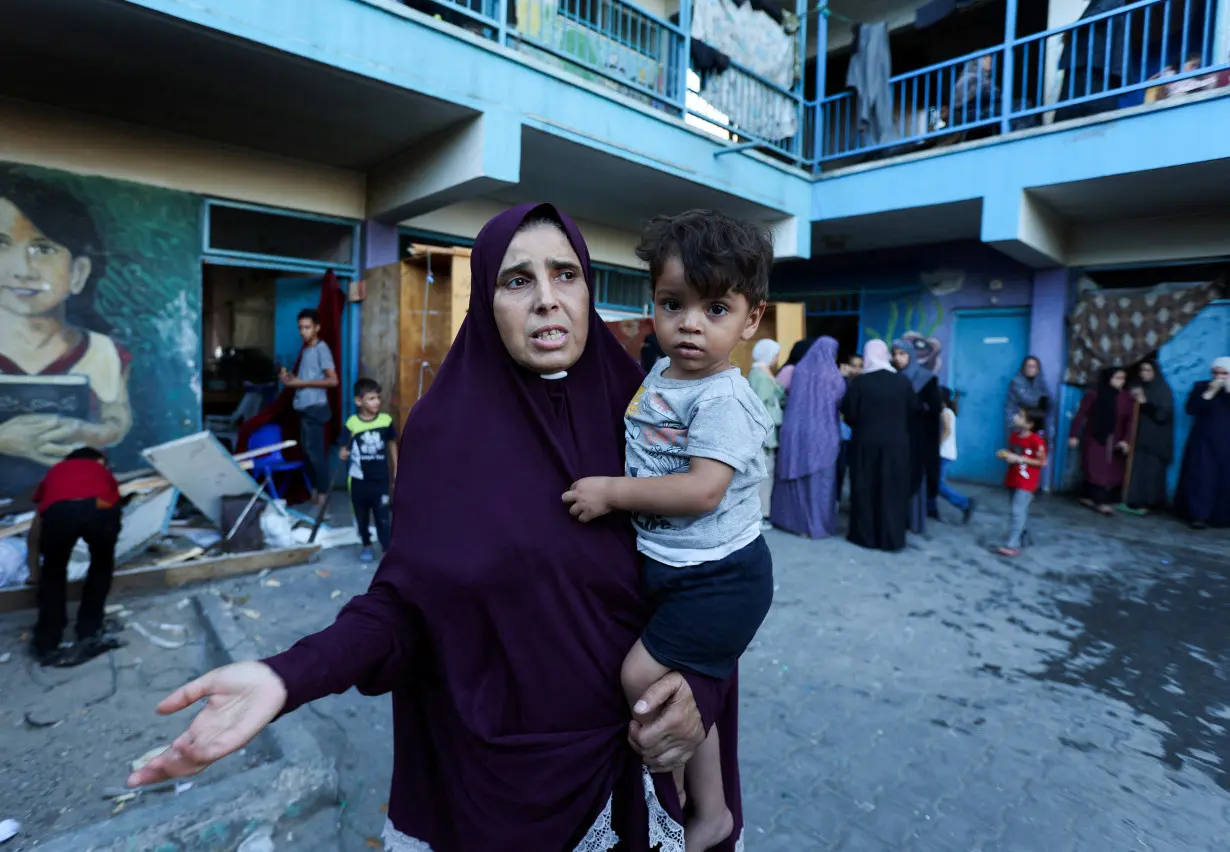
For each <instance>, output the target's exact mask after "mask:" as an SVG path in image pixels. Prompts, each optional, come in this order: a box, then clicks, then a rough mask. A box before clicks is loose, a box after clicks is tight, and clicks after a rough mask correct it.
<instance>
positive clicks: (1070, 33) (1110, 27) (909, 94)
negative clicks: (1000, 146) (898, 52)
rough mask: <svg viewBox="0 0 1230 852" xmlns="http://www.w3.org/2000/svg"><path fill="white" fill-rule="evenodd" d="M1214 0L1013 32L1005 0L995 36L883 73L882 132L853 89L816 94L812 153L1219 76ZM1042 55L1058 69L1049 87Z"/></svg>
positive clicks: (1061, 111)
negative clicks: (886, 123) (886, 100)
mask: <svg viewBox="0 0 1230 852" xmlns="http://www.w3.org/2000/svg"><path fill="white" fill-rule="evenodd" d="M1213 5H1214V4H1213V0H1139V2H1136V3H1131V4H1129V5H1127V6H1123V7H1120V8H1119V9H1115V10H1113V11H1110V12H1105V13H1102V14H1099V15H1095V16H1091V17H1089V18H1084V19H1081V20H1078V21H1075V22H1073V23H1071V24H1065V25H1064V26H1060V27H1055V28H1053V29H1050V30H1046V31H1045V32H1040V33H1036V34H1033V35H1029V36H1025V37H1022V38H1018V37H1016V34H1015V26H1016V14H1015V12H1016V2H1015V0H1009V4H1008V6H1009V8H1008V16H1007V25H1006V27H1005V38H1004V41H1003V43H1001V44H999V45H996V46H993V47H990V48H986V49H983V50H978V51H975V52H973V53H969V54H966V55H965V56H961V57H958V58H956V59H952V60H949V61H947V62H942V63H939V64H937V65H932V66H930V67H927V68H922V69H919V70H917V71H910V72H907V73H904V74H898V75H896V76H894V77H892V78H891V80H890V88H891V92H892V122H891V125H892V129H891V132H890V133H888V134H887V135H886V138H885V137H877V136H876V135H874V134H873V133H872V132H871V129H870V128H868V127H867V126H866V124H865V123H864V122H860V121H859V117H858V113H857V110H858V100H857V98H856V97H855V96H854V93H853V92H850V91H846V92H841V93H838V94H834V95H829V96H827V97H824V98H822V99H821V101H820V112H819V115H818V116H817V120H818V126H817V133H818V138H819V142H820V147H819V150H815V149H811V150H815V155H814V159H813V160H812V161H811V162H812V163H813V164H818V163H824V162H830V161H833V160H839V159H843V158H848V157H851V156H853V155H861V154H870V153H873V152H878V151H888V150H890V149H892V152H893V153H906V152H908V151H909V150H912V149H918V148H923V147H926V146H927V145H928V144H929V143H934V142H937V141H940V140H943V141H960V140H962V139H964V138H967V137H968V136H969V135H970V134H971V131H979V132H980V133H982V134H985V135H992V134H995V133H1007V132H1010V131H1012V130H1018V129H1024V128H1026V127H1030V126H1034V125H1037V124H1040V123H1041V116H1042V114H1044V113H1050V112H1054V113H1055V120H1056V121H1065V120H1068V119H1070V118H1078V117H1081V116H1082V115H1091V114H1094V113H1097V112H1103V111H1107V110H1112V109H1118V108H1121V107H1126V106H1131V105H1133V102H1135V103H1143V102H1146V101H1150V100H1154V99H1157V98H1164V97H1167V96H1168V93H1179V92H1181V91H1183V90H1184V89H1185V88H1186V89H1192V88H1199V87H1200V86H1201V85H1202V84H1210V83H1211V84H1217V83H1222V82H1224V81H1222V80H1215V79H1214V77H1212V76H1210V75H1217V74H1219V72H1222V71H1225V70H1227V69H1230V62H1227V61H1226V58H1225V57H1221V58H1220V59H1218V58H1216V57H1214V56H1213V39H1214V27H1213V12H1212V9H1213ZM1048 58H1049V59H1053V60H1054V62H1055V66H1054V67H1056V68H1057V71H1058V74H1057V75H1056V76H1061V77H1062V82H1061V84H1060V85H1058V88H1053V89H1052V91H1051V92H1048V91H1047V84H1048V82H1050V81H1048V79H1047V76H1048V75H1047V66H1048ZM1052 86H1054V84H1052ZM1228 91H1230V90H1228ZM1005 93H1007V95H1008V96H1007V97H1005ZM1133 96H1134V97H1133ZM1169 96H1173V94H1170V95H1169Z"/></svg>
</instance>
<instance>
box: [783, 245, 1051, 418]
mask: <svg viewBox="0 0 1230 852" xmlns="http://www.w3.org/2000/svg"><path fill="white" fill-rule="evenodd" d="M1033 277H1034V272H1033V270H1031V269H1029V268H1028V267H1026V266H1023V265H1021V264H1019V263H1017V262H1016V261H1014V260H1012V259H1010V258H1008V257H1006V256H1004V255H1003V254H1001V253H999V252H998V251H995V250H994V249H992V248H990V247H989V246H986V245H983V244H982V243H978V242H972V241H970V242H956V243H940V244H936V245H928V246H917V247H914V248H909V249H900V250H898V251H877V252H859V253H854V254H848V255H837V256H834V257H819V258H815V259H813V260H809V261H790V262H786V263H779V264H777V265H776V266H775V267H774V268H773V277H772V282H771V287H770V289H771V292H773V293H794V292H802V291H812V292H824V291H826V290H829V291H840V290H861V292H862V296H861V303H862V316H861V318H860V320H859V332H860V337H859V341H860V346H861V345H862V343H865V342H866V341H867V340H869V339H871V338H880V339H883V340H888V341H891V340H893V339H894V338H895V337H900V336H902V335H904V334H907V333H913V334H916V335H918V336H919V337H921V338H923V339H925V340H927V341H928V342H929V343H930V350H931V353H932V356H931V360H930V362H929V366H930V367H931V368H932V369H935V370H938V371H939V375H940V380H941V381H942V382H944V383H945V384H947V383H949V382H950V379H951V375H950V373H949V362H950V359H949V358H947V357H946V353H947V352H948V351H949V349H950V348H951V333H952V317H953V312H954V311H958V310H969V309H980V308H996V307H1022V306H1026V305H1029V304H1030V301H1031V298H1032V293H1033ZM1056 369H1057V368H1056ZM1006 391H1007V389H1006V388H1005V392H1006ZM1002 402H1003V400H1000V403H1001V404H1002Z"/></svg>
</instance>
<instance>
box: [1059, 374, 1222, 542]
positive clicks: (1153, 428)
mask: <svg viewBox="0 0 1230 852" xmlns="http://www.w3.org/2000/svg"><path fill="white" fill-rule="evenodd" d="M1185 411H1186V412H1187V414H1188V416H1189V417H1191V419H1192V424H1191V433H1190V435H1189V436H1188V440H1187V446H1186V448H1185V451H1184V455H1183V467H1182V470H1181V474H1180V478H1179V488H1178V491H1177V492H1176V494H1175V509H1176V511H1177V512H1178V514H1179V515H1180V516H1181V517H1183V518H1185V519H1186V520H1187V521H1188V522H1189V523H1190V524H1191V525H1192V527H1194V528H1196V529H1204V528H1206V527H1209V526H1230V447H1228V446H1227V443H1226V440H1225V438H1226V436H1227V435H1230V357H1223V358H1218V359H1216V360H1215V361H1214V362H1213V364H1212V369H1211V376H1210V378H1209V379H1207V380H1203V381H1199V382H1196V383H1195V385H1193V387H1192V389H1191V391H1190V392H1189V393H1188V396H1187V401H1186V405H1185ZM1174 419H1175V400H1174V392H1173V391H1172V390H1171V388H1170V385H1169V384H1168V383H1167V382H1166V379H1165V377H1164V376H1163V375H1162V371H1161V368H1160V367H1159V365H1158V363H1157V361H1156V360H1154V359H1146V360H1144V361H1141V362H1140V363H1138V364H1137V365H1135V367H1133V368H1131V369H1128V368H1126V367H1110V368H1107V369H1106V370H1104V371H1103V372H1102V375H1101V377H1100V379H1099V382H1098V386H1097V387H1096V388H1095V389H1093V390H1091V391H1090V392H1089V393H1087V394H1085V397H1084V399H1082V400H1081V406H1080V409H1079V411H1078V412H1077V414H1076V417H1075V419H1074V420H1073V421H1072V427H1071V430H1070V431H1069V435H1068V443H1069V446H1071V447H1072V449H1074V450H1079V451H1080V459H1081V472H1082V474H1083V475H1084V488H1085V491H1084V494H1083V495H1082V497H1081V503H1083V504H1084V505H1086V506H1088V507H1089V508H1091V509H1094V510H1095V511H1097V512H1099V513H1101V514H1103V515H1110V514H1112V513H1113V512H1114V507H1115V505H1116V504H1119V503H1120V501H1122V505H1123V506H1124V508H1126V509H1127V510H1128V511H1130V512H1133V513H1136V514H1145V513H1148V512H1150V511H1154V510H1156V509H1158V508H1161V507H1162V506H1164V505H1165V504H1166V496H1167V475H1168V472H1169V468H1170V465H1171V464H1172V463H1173V461H1174V459H1175V436H1174Z"/></svg>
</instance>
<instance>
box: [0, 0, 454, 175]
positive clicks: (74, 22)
mask: <svg viewBox="0 0 1230 852" xmlns="http://www.w3.org/2000/svg"><path fill="white" fill-rule="evenodd" d="M0 7H2V10H0V96H8V97H12V98H18V99H21V100H27V101H33V102H37V103H41V104H47V105H51V106H57V107H61V108H65V109H69V110H73V111H75V112H82V113H87V114H92V115H96V116H101V117H105V118H110V119H116V120H119V121H123V122H127V123H132V124H139V125H143V126H147V127H153V128H157V129H160V130H166V131H171V132H174V133H180V134H185V135H188V136H194V137H197V138H201V139H208V140H211V141H215V142H221V143H225V144H231V145H237V146H242V147H245V148H253V149H256V150H260V151H266V152H269V153H273V154H280V155H283V156H288V157H294V158H298V159H304V160H310V161H313V162H318V163H325V164H328V165H333V166H338V167H342V168H350V169H363V168H366V167H368V166H371V165H373V164H375V163H378V162H380V161H382V160H385V159H387V158H388V157H390V156H392V155H393V154H395V153H397V152H399V151H401V150H404V149H405V148H406V147H408V146H409V145H410V144H412V143H414V142H417V141H420V140H422V139H424V138H426V137H428V136H430V135H431V134H433V133H436V132H438V131H439V130H441V129H442V128H444V127H447V126H448V125H450V124H453V123H454V122H456V121H459V120H461V119H463V118H465V117H467V116H468V115H471V114H472V113H471V111H469V110H466V109H463V108H461V107H458V106H456V105H454V104H449V103H445V102H443V101H438V100H435V99H432V98H427V97H423V96H421V95H418V94H415V93H413V92H409V91H406V90H404V89H400V88H396V87H393V86H388V85H385V84H383V83H379V82H377V81H374V80H371V79H368V78H365V77H361V76H358V75H353V74H348V73H346V72H343V71H338V70H337V69H334V68H332V67H330V66H327V65H323V64H319V63H314V62H310V61H308V60H304V59H299V58H297V57H293V56H290V55H289V54H286V53H281V52H279V51H275V50H271V49H269V48H265V47H262V46H260V45H257V44H254V43H252V42H248V41H245V40H242V39H237V38H232V37H230V36H226V35H223V34H221V33H217V32H215V31H211V30H206V29H204V28H201V27H197V26H193V25H190V24H186V23H183V22H181V21H179V20H177V19H175V18H171V17H168V16H165V15H162V14H159V13H155V12H150V11H148V10H145V9H141V8H139V7H137V6H136V5H134V4H130V3H125V2H121V0H89V2H83V0H3V2H2V3H0Z"/></svg>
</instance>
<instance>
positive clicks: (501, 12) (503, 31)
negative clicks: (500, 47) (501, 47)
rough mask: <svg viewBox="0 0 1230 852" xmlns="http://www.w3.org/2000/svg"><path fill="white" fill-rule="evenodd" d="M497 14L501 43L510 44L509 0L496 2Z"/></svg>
mask: <svg viewBox="0 0 1230 852" xmlns="http://www.w3.org/2000/svg"><path fill="white" fill-rule="evenodd" d="M496 14H497V15H498V16H499V17H498V18H497V19H496V20H497V21H499V29H498V36H497V37H498V39H499V43H500V44H508V0H499V2H498V3H496Z"/></svg>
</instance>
